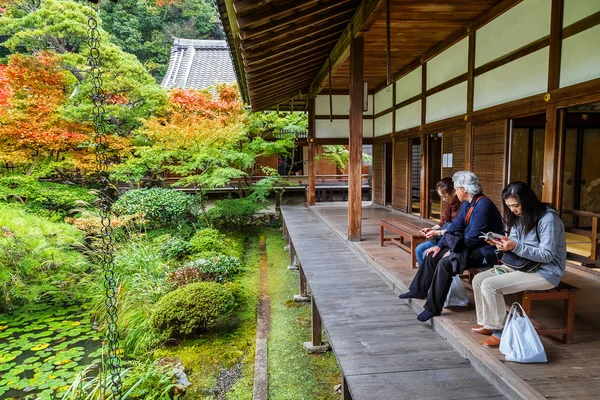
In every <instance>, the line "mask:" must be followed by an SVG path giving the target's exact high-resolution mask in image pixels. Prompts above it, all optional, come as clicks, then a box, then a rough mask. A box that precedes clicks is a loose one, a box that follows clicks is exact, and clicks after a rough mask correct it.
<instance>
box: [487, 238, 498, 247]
mask: <svg viewBox="0 0 600 400" xmlns="http://www.w3.org/2000/svg"><path fill="white" fill-rule="evenodd" d="M484 240H485V242H486V243H487V244H491V245H492V246H495V245H497V244H499V243H502V242H501V241H500V240H489V239H484Z"/></svg>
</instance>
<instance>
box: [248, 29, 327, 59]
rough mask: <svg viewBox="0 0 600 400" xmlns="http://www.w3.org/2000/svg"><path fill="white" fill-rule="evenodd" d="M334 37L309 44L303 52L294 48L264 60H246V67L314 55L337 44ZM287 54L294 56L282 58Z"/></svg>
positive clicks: (304, 47)
mask: <svg viewBox="0 0 600 400" xmlns="http://www.w3.org/2000/svg"><path fill="white" fill-rule="evenodd" d="M333 36H334V35H332V36H330V37H328V38H324V39H320V40H316V41H314V42H312V43H308V44H306V45H304V46H302V47H303V50H302V51H299V48H294V49H290V50H287V51H285V52H282V53H273V54H271V55H269V56H265V57H263V58H248V59H244V65H245V66H249V65H265V64H266V65H269V61H270V60H271V59H273V58H277V62H283V61H287V60H296V59H298V57H299V56H301V55H304V54H313V53H314V52H315V51H317V50H320V49H321V48H324V47H326V48H329V47H330V46H331V45H332V44H333V43H335V38H334V37H333ZM285 53H292V54H288V55H287V56H285V57H282V56H281V55H282V54H285Z"/></svg>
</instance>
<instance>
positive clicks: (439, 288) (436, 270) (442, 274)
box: [409, 247, 484, 315]
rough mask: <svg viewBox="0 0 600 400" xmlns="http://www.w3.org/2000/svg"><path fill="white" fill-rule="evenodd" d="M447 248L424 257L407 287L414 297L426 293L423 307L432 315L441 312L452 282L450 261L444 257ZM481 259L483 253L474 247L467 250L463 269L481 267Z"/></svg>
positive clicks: (482, 258) (422, 295) (423, 295)
mask: <svg viewBox="0 0 600 400" xmlns="http://www.w3.org/2000/svg"><path fill="white" fill-rule="evenodd" d="M448 250H449V249H448V247H443V248H442V250H441V251H440V252H439V253H438V254H437V256H435V257H432V256H431V254H430V255H428V256H427V257H425V260H424V262H423V265H421V266H419V270H418V271H417V274H416V275H415V277H414V278H413V280H412V282H411V284H410V287H409V289H410V291H411V292H412V293H413V294H415V295H416V297H425V295H427V302H426V303H425V309H426V310H427V311H429V312H431V313H432V314H433V315H440V314H441V313H442V309H443V308H444V302H445V301H446V297H447V296H448V291H449V290H450V284H451V283H452V263H451V262H450V257H444V254H446V252H447V251H448ZM483 260H484V257H483V254H481V252H480V251H479V250H477V249H474V250H472V251H471V252H469V260H468V261H467V265H466V268H465V269H469V268H479V267H483V266H484V265H483Z"/></svg>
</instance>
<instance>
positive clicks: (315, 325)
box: [310, 296, 323, 346]
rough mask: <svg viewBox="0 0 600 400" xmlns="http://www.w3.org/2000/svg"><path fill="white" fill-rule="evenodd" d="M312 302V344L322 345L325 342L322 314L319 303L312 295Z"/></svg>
mask: <svg viewBox="0 0 600 400" xmlns="http://www.w3.org/2000/svg"><path fill="white" fill-rule="evenodd" d="M310 300H311V304H312V312H311V314H312V318H311V328H312V329H311V330H312V335H311V339H312V345H313V346H321V345H322V344H323V326H322V321H321V314H319V309H318V308H317V303H316V302H315V296H311V298H310Z"/></svg>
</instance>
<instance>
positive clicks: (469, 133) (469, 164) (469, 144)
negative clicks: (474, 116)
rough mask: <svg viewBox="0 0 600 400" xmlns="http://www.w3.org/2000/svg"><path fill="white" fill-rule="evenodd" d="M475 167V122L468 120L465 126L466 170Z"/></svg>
mask: <svg viewBox="0 0 600 400" xmlns="http://www.w3.org/2000/svg"><path fill="white" fill-rule="evenodd" d="M472 169H473V124H472V123H471V121H467V124H466V126H465V171H471V170H472Z"/></svg>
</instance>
